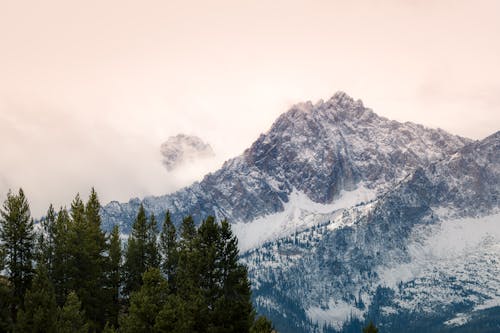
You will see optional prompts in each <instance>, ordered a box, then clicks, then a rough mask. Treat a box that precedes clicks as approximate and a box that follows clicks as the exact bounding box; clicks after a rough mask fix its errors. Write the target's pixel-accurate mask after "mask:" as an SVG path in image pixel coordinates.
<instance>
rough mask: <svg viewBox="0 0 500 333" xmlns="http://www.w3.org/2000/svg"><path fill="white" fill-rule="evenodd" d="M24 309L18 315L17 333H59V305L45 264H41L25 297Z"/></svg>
mask: <svg viewBox="0 0 500 333" xmlns="http://www.w3.org/2000/svg"><path fill="white" fill-rule="evenodd" d="M24 308H25V310H20V311H19V312H18V313H17V323H16V328H15V331H16V332H40V333H45V332H47V333H50V332H57V327H56V324H57V304H56V295H55V292H54V288H53V286H52V283H51V282H50V280H49V277H48V274H47V269H46V267H45V265H44V264H39V265H38V266H37V268H36V274H35V276H34V278H33V283H32V286H31V288H30V289H28V291H27V292H26V295H25V297H24Z"/></svg>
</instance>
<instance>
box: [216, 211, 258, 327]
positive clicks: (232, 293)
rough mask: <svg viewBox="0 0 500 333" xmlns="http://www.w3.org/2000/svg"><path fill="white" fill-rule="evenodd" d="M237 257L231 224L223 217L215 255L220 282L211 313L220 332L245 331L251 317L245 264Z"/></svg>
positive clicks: (249, 324) (251, 319) (251, 307)
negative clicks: (219, 288)
mask: <svg viewBox="0 0 500 333" xmlns="http://www.w3.org/2000/svg"><path fill="white" fill-rule="evenodd" d="M238 259H239V250H238V240H237V238H236V236H234V235H233V233H232V231H231V226H230V224H229V223H228V222H227V221H226V220H223V221H222V222H221V225H220V236H219V238H218V243H217V257H216V259H215V262H216V265H217V266H218V270H219V271H220V273H219V274H220V275H219V279H220V280H219V281H218V282H217V284H216V286H222V290H220V291H219V293H220V294H219V296H218V299H217V301H216V304H215V306H214V315H213V317H214V325H215V327H216V328H217V331H219V332H223V331H227V332H248V330H249V329H250V327H251V325H252V323H253V321H254V312H253V306H252V302H251V286H250V282H249V280H248V273H247V268H246V266H244V265H242V264H240V263H239V262H238Z"/></svg>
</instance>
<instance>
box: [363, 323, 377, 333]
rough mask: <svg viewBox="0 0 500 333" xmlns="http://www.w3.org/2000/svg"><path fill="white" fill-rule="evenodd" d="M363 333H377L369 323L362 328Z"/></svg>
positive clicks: (373, 325) (374, 327)
mask: <svg viewBox="0 0 500 333" xmlns="http://www.w3.org/2000/svg"><path fill="white" fill-rule="evenodd" d="M363 333H378V328H377V327H376V326H375V324H373V322H372V321H370V323H369V324H368V325H367V326H365V327H364V328H363Z"/></svg>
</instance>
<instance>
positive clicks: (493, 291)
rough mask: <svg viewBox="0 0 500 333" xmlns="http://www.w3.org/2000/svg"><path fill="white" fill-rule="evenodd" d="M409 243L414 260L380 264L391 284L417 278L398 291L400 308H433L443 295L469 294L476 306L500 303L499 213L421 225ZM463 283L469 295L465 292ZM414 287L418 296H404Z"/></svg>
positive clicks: (387, 283)
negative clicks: (410, 284) (458, 286)
mask: <svg viewBox="0 0 500 333" xmlns="http://www.w3.org/2000/svg"><path fill="white" fill-rule="evenodd" d="M408 248H409V253H410V258H411V259H410V262H409V263H405V264H401V265H396V266H393V267H380V268H379V270H378V273H379V276H380V278H381V283H382V284H384V285H385V286H388V287H390V288H392V289H396V290H397V289H398V284H400V283H407V282H410V281H412V284H413V285H412V287H411V288H406V289H405V291H404V292H403V293H402V294H400V295H397V296H396V304H397V305H398V306H400V307H401V308H404V309H420V310H422V311H433V308H432V307H433V305H434V304H435V303H438V302H440V301H442V300H443V299H446V300H447V302H450V303H452V302H464V301H467V300H469V301H471V302H473V303H475V304H476V309H477V310H479V309H485V308H489V307H494V306H499V305H500V214H494V215H490V216H486V217H482V218H464V219H459V220H448V221H443V222H441V223H439V224H437V225H432V226H423V227H419V228H416V230H415V231H414V233H413V235H412V236H411V238H410V244H409V246H408ZM436 281H441V283H436ZM458 281H460V284H461V286H460V288H456V287H457V282H458ZM464 283H465V287H464ZM463 289H467V290H468V291H469V292H471V293H470V295H468V296H467V297H465V298H464V295H463V293H462V290H463ZM409 292H411V293H412V294H413V295H414V296H413V297H412V298H406V297H404V296H405V293H406V294H407V293H409Z"/></svg>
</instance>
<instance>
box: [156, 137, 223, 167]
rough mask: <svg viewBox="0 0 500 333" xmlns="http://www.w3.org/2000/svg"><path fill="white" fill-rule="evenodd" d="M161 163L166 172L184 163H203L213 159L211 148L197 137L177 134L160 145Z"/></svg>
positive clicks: (213, 154)
mask: <svg viewBox="0 0 500 333" xmlns="http://www.w3.org/2000/svg"><path fill="white" fill-rule="evenodd" d="M160 152H161V155H162V157H163V160H162V163H163V165H164V166H165V168H166V169H167V170H168V171H172V170H174V169H177V168H178V167H180V166H182V165H183V164H186V163H193V162H199V161H200V160H201V161H202V162H203V160H204V159H206V158H210V157H214V156H215V153H214V151H213V149H212V147H211V146H210V145H209V144H208V143H205V142H203V140H202V139H200V138H199V137H197V136H194V135H186V134H177V135H176V136H171V137H169V138H168V140H167V141H165V142H164V143H162V144H161V147H160Z"/></svg>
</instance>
